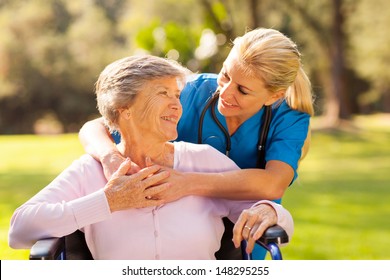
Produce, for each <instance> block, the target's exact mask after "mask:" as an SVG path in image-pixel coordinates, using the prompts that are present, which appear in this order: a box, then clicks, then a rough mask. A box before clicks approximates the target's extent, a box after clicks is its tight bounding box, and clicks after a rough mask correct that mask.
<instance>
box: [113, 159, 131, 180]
mask: <svg viewBox="0 0 390 280" xmlns="http://www.w3.org/2000/svg"><path fill="white" fill-rule="evenodd" d="M130 167H131V161H130V158H126V160H125V161H124V162H122V163H121V165H120V166H119V168H118V169H117V171H115V172H114V174H112V176H116V177H118V176H123V175H126V173H127V171H128V170H129V169H130Z"/></svg>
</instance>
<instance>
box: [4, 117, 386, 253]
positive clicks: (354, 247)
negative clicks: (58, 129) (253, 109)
mask: <svg viewBox="0 0 390 280" xmlns="http://www.w3.org/2000/svg"><path fill="white" fill-rule="evenodd" d="M386 118H387V119H386ZM354 124H355V126H356V128H355V129H353V130H352V131H348V132H341V131H324V130H323V131H321V130H316V129H315V128H316V126H317V125H316V120H314V122H313V128H314V130H313V136H312V145H311V149H310V152H309V154H308V156H307V158H306V159H305V160H304V161H303V162H302V163H301V166H300V173H299V178H298V180H297V181H296V182H295V183H294V185H293V186H291V187H290V188H289V189H288V190H287V193H286V195H285V197H284V199H283V204H284V206H285V207H286V208H288V209H289V210H290V212H291V213H292V214H293V216H294V221H295V233H294V236H293V238H292V240H291V242H290V244H289V245H288V246H286V247H284V248H282V253H283V257H284V258H285V259H291V260H296V259H298V260H313V259H315V260H322V259H334V260H344V259H350V260H379V259H390V252H388V249H389V248H390V238H389V236H390V223H389V222H388V220H389V218H390V203H389V198H390V188H389V187H390V145H389V143H390V141H389V140H390V119H389V116H386V115H382V116H370V117H358V118H356V119H355V121H354ZM0 150H1V154H2V160H1V161H0V213H1V215H0V259H27V258H28V251H26V250H12V249H10V248H9V247H8V241H7V234H8V228H9V220H10V217H11V215H12V213H13V211H14V210H15V209H16V208H17V207H18V206H19V205H20V204H22V203H23V202H25V201H26V200H27V199H28V198H29V197H31V196H32V195H33V194H35V193H36V192H37V191H38V190H40V189H41V188H42V187H43V186H45V185H46V184H47V183H49V182H50V181H51V180H52V179H53V178H54V177H55V176H56V175H57V174H58V173H59V172H60V171H61V170H62V169H63V168H65V167H66V166H68V165H69V164H70V163H71V162H72V160H74V159H76V158H77V157H78V156H79V155H81V154H82V153H83V151H82V148H81V145H80V144H79V142H78V139H77V135H75V134H71V135H60V136H0Z"/></svg>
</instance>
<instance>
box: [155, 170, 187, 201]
mask: <svg viewBox="0 0 390 280" xmlns="http://www.w3.org/2000/svg"><path fill="white" fill-rule="evenodd" d="M162 170H164V171H167V172H169V177H167V179H165V180H164V181H163V182H164V183H168V184H169V188H164V189H162V190H161V191H160V192H156V193H155V194H154V195H153V196H152V199H157V200H163V201H164V203H169V202H172V201H175V200H178V199H180V198H182V197H184V196H187V195H189V193H188V192H187V190H188V188H187V186H188V185H189V184H190V182H188V180H187V179H186V177H185V175H186V174H185V173H182V172H179V171H177V170H174V169H171V168H169V167H162Z"/></svg>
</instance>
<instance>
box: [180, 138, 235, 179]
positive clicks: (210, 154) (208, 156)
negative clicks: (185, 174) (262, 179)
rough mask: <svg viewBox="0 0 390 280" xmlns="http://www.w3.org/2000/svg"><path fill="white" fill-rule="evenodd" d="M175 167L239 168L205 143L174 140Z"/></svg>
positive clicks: (212, 170) (215, 169)
mask: <svg viewBox="0 0 390 280" xmlns="http://www.w3.org/2000/svg"><path fill="white" fill-rule="evenodd" d="M174 144H175V165H174V166H175V168H177V169H179V170H183V171H197V172H222V171H228V170H235V169H239V167H238V166H237V165H236V164H235V163H234V161H232V160H231V159H230V158H228V157H227V156H226V155H224V154H223V153H221V152H219V151H218V150H217V149H215V148H213V147H211V146H210V145H207V144H193V143H188V142H182V141H180V142H174Z"/></svg>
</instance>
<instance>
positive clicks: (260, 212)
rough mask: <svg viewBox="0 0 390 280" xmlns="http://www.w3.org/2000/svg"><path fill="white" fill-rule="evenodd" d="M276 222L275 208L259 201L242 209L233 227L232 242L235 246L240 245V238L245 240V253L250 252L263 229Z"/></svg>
mask: <svg viewBox="0 0 390 280" xmlns="http://www.w3.org/2000/svg"><path fill="white" fill-rule="evenodd" d="M277 222H278V216H277V214H276V211H275V209H274V208H273V207H272V206H271V205H269V204H266V203H261V204H259V205H256V206H254V207H252V208H249V209H246V210H244V211H242V213H241V215H240V217H239V218H238V220H237V222H236V224H235V225H234V228H233V242H234V246H235V247H236V248H238V247H240V245H241V241H242V240H247V242H248V244H247V248H246V251H247V253H250V252H252V250H253V248H254V246H255V243H256V240H257V239H259V238H260V237H261V236H262V235H263V233H264V231H265V230H266V229H267V228H268V227H270V226H273V225H275V224H276V223H277Z"/></svg>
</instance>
